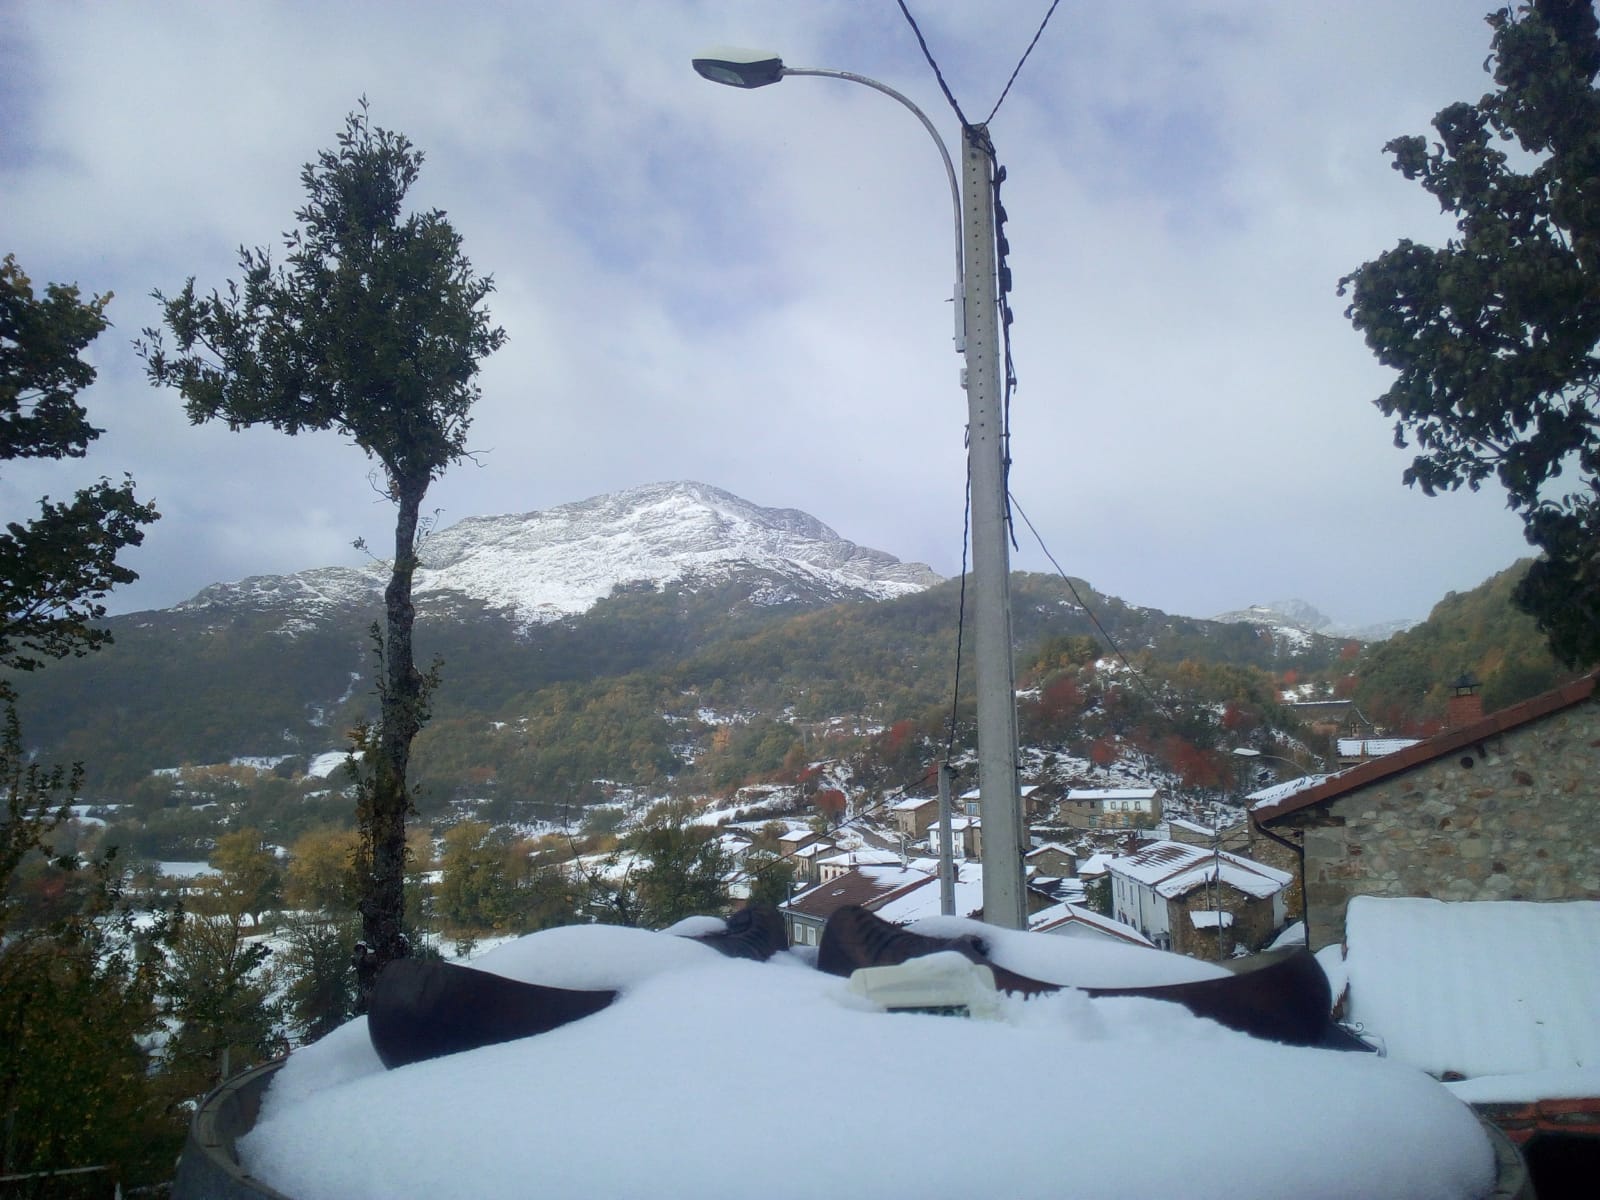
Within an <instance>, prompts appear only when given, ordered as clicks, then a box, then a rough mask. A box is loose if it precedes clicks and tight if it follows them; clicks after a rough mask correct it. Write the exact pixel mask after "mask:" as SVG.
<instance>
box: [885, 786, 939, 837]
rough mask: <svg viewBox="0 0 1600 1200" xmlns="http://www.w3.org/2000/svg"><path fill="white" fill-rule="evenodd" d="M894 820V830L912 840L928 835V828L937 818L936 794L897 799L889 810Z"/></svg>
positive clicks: (937, 800)
mask: <svg viewBox="0 0 1600 1200" xmlns="http://www.w3.org/2000/svg"><path fill="white" fill-rule="evenodd" d="M889 814H890V816H891V817H892V818H893V820H894V830H895V832H896V833H899V834H903V835H905V836H906V837H908V838H910V839H911V840H912V841H914V842H915V841H920V840H921V839H923V838H924V837H926V836H927V835H928V830H929V828H930V827H931V826H932V825H933V824H934V822H936V821H938V819H939V798H938V797H937V796H912V797H909V798H907V799H905V800H901V801H899V802H898V803H897V804H895V805H894V806H893V807H892V808H891V809H890V810H889Z"/></svg>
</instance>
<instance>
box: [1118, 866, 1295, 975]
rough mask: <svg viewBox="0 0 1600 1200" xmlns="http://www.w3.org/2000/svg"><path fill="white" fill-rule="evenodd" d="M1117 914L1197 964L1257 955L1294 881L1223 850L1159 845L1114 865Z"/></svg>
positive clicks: (1278, 921) (1276, 925) (1281, 919)
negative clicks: (1249, 952) (1201, 960)
mask: <svg viewBox="0 0 1600 1200" xmlns="http://www.w3.org/2000/svg"><path fill="white" fill-rule="evenodd" d="M1107 867H1108V870H1109V871H1110V874H1111V905H1112V915H1114V916H1115V917H1116V919H1117V920H1119V921H1121V922H1123V924H1125V925H1131V926H1133V927H1134V928H1135V929H1137V930H1138V931H1139V932H1140V933H1142V934H1143V935H1144V936H1145V937H1147V938H1149V939H1150V940H1151V941H1152V942H1154V943H1155V944H1156V945H1157V946H1160V947H1161V948H1162V949H1166V950H1173V951H1175V952H1177V953H1179V954H1190V955H1194V956H1196V957H1200V958H1225V957H1227V956H1228V955H1230V954H1232V953H1234V951H1235V950H1236V949H1244V950H1259V949H1260V948H1261V947H1262V946H1264V945H1266V943H1267V942H1268V941H1270V940H1271V938H1272V935H1273V934H1274V933H1275V932H1276V931H1277V930H1278V929H1280V928H1281V927H1282V926H1283V924H1284V923H1285V921H1286V919H1287V911H1286V908H1285V905H1284V893H1285V892H1286V891H1287V890H1288V887H1289V884H1290V883H1291V882H1292V881H1293V879H1294V876H1293V875H1292V874H1290V873H1289V872H1288V871H1280V870H1278V869H1277V868H1276V867H1269V866H1267V865H1266V864H1265V863H1258V862H1254V861H1252V860H1250V859H1248V858H1242V857H1240V856H1239V855H1237V854H1232V853H1230V852H1228V851H1226V850H1210V849H1206V848H1203V847H1200V846H1188V845H1185V844H1183V843H1182V842H1157V843H1156V844H1155V845H1153V846H1149V847H1147V848H1146V849H1144V850H1141V851H1139V852H1138V853H1136V854H1131V855H1126V856H1124V857H1121V858H1114V859H1112V860H1111V862H1110V863H1109V864H1107Z"/></svg>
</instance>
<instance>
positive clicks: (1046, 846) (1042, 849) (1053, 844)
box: [1022, 842, 1076, 858]
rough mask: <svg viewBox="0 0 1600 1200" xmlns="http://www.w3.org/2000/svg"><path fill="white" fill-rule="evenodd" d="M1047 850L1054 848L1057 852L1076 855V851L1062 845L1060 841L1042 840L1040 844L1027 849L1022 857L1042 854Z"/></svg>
mask: <svg viewBox="0 0 1600 1200" xmlns="http://www.w3.org/2000/svg"><path fill="white" fill-rule="evenodd" d="M1047 850H1054V851H1055V852H1056V853H1057V854H1070V855H1073V856H1074V857H1076V852H1075V851H1074V850H1073V849H1072V847H1070V846H1063V845H1062V844H1061V843H1060V842H1044V843H1042V844H1041V845H1038V846H1035V847H1034V848H1033V849H1032V850H1029V851H1028V853H1026V854H1024V855H1023V856H1022V857H1023V858H1031V857H1033V856H1034V855H1035V854H1043V853H1044V852H1045V851H1047Z"/></svg>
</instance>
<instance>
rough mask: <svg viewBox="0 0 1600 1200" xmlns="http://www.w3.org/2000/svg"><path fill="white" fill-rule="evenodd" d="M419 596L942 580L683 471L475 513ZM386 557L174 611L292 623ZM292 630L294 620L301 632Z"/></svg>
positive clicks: (774, 589)
mask: <svg viewBox="0 0 1600 1200" xmlns="http://www.w3.org/2000/svg"><path fill="white" fill-rule="evenodd" d="M418 560H419V562H418V567H417V571H416V576H415V579H414V581H413V594H414V595H415V596H416V598H417V599H418V601H419V602H426V601H429V600H435V601H437V600H450V599H464V600H466V601H469V602H472V603H476V604H480V605H482V606H484V607H486V608H488V609H491V610H495V611H498V612H502V613H505V614H507V615H508V616H510V617H511V618H512V619H513V620H515V621H517V622H519V623H521V624H524V625H533V624H542V623H547V622H550V621H557V620H560V619H562V618H564V617H569V616H576V615H579V614H581V613H584V612H587V611H588V610H589V609H591V608H593V607H594V605H595V604H597V603H599V602H600V601H601V600H603V599H605V598H606V597H607V596H609V595H611V594H612V593H613V592H614V591H615V590H616V589H617V588H618V587H627V586H638V585H641V584H649V585H652V586H654V587H663V586H667V585H670V584H676V583H684V582H694V583H697V584H701V585H705V584H717V583H722V582H726V581H727V580H728V579H729V578H730V577H732V576H733V575H735V574H738V573H740V572H747V571H757V572H763V573H765V574H767V575H768V577H769V586H768V588H767V589H766V590H765V591H763V592H761V593H759V594H756V595H753V596H752V597H751V602H752V603H758V604H759V603H765V604H783V603H787V602H790V601H793V600H801V599H806V600H818V599H828V600H844V599H878V600H882V599H889V598H891V597H894V596H900V595H907V594H910V593H912V592H918V591H922V590H924V589H926V588H928V587H932V586H933V585H934V584H937V583H939V582H941V577H940V576H939V575H937V574H936V573H935V572H934V571H933V570H932V569H931V568H929V567H928V566H926V565H925V564H923V563H914V562H903V561H901V560H900V559H898V558H896V557H895V556H894V555H892V554H888V553H886V552H885V551H882V550H875V549H872V548H870V547H866V546H861V545H858V544H857V543H855V542H852V541H849V540H848V539H846V538H843V537H840V536H839V534H837V533H835V532H834V531H833V530H832V529H830V528H829V527H828V526H827V525H824V524H823V523H822V522H821V521H819V520H817V519H816V518H815V517H812V516H810V515H809V514H807V513H804V512H801V511H800V510H798V509H792V508H767V507H763V506H761V505H757V504H752V503H751V502H749V501H747V500H743V499H741V498H740V497H738V496H735V495H733V494H732V493H731V492H726V491H724V490H722V489H721V488H716V487H712V486H711V485H709V484H703V483H697V482H693V481H687V480H680V481H676V482H669V483H655V484H644V485H641V486H639V487H634V488H628V489H625V490H623V491H621V492H610V493H604V494H602V495H598V496H591V497H589V498H588V499H586V500H580V501H575V502H573V503H569V504H562V505H558V506H556V507H554V508H549V509H542V510H535V511H531V512H525V513H507V514H500V515H495V516H477V517H466V518H464V519H462V520H461V521H458V522H456V523H455V524H453V525H450V526H447V527H445V528H443V529H440V530H437V531H435V532H433V533H431V534H429V535H428V536H427V537H426V538H425V539H424V541H423V543H422V546H421V547H420V549H419V551H418ZM387 574H388V568H387V566H386V565H385V564H383V563H380V562H376V561H375V562H373V563H372V564H371V565H369V566H366V567H313V568H310V569H308V570H305V571H297V572H294V573H292V574H289V575H254V576H249V577H246V578H245V579H242V580H239V581H237V582H232V583H215V584H212V585H210V586H209V587H206V588H204V589H202V590H201V591H200V592H198V593H196V594H195V595H194V596H193V597H191V598H190V599H189V600H186V601H184V602H183V603H181V604H178V605H175V606H174V610H173V611H183V612H194V611H202V610H206V609H222V608H239V607H250V608H256V609H267V610H277V609H285V610H291V611H292V612H293V613H294V616H293V617H291V620H292V621H294V622H297V623H298V622H303V621H304V620H306V619H308V614H315V613H316V612H319V611H321V610H324V609H327V608H329V607H334V608H349V607H356V606H361V605H366V604H370V603H372V602H373V601H374V600H376V599H377V598H379V597H381V595H382V592H383V587H384V584H385V581H386V578H387ZM290 631H291V632H292V631H293V630H292V629H291V630H290Z"/></svg>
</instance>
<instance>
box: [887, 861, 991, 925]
mask: <svg viewBox="0 0 1600 1200" xmlns="http://www.w3.org/2000/svg"><path fill="white" fill-rule="evenodd" d="M955 876H956V880H955V883H956V886H955V915H956V916H958V917H970V916H972V915H973V914H974V913H978V912H981V911H983V868H982V867H981V866H979V865H978V864H977V863H957V864H956V871H955ZM939 897H940V891H939V879H938V877H937V876H930V877H928V879H927V882H926V883H924V884H923V885H922V886H920V887H916V888H907V889H906V890H904V891H900V892H897V893H895V894H894V895H893V896H891V897H890V898H889V899H887V900H885V901H884V902H883V903H882V904H876V905H873V906H872V911H873V912H875V913H877V914H878V916H880V917H882V918H883V919H884V920H885V921H889V922H891V923H893V924H895V925H908V924H910V923H911V922H912V921H920V920H923V919H924V918H926V917H936V916H938V915H939V908H940V899H939Z"/></svg>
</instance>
